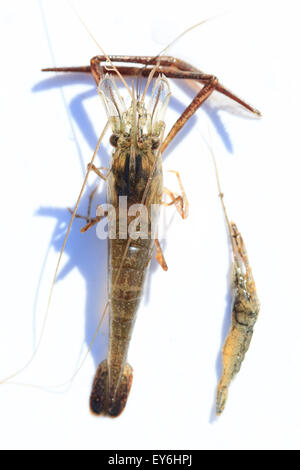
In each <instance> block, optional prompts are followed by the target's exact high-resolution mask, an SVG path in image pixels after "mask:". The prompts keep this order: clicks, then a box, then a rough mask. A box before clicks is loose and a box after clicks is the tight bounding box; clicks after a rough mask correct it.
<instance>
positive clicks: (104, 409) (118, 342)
mask: <svg viewBox="0 0 300 470" xmlns="http://www.w3.org/2000/svg"><path fill="white" fill-rule="evenodd" d="M114 62H119V63H122V62H123V63H131V64H135V65H134V66H133V65H130V66H128V65H126V66H124V65H123V66H118V67H116V66H115V65H113V63H114ZM108 63H109V64H108ZM136 64H142V66H137V65H136ZM44 71H56V72H82V73H92V75H93V77H94V79H95V81H96V84H97V87H98V92H99V94H100V95H101V97H102V99H103V101H104V105H105V108H106V112H107V115H108V121H109V124H110V127H111V131H112V135H111V137H110V144H111V145H112V147H113V154H112V161H111V166H110V169H109V170H108V173H107V174H106V175H104V174H103V172H102V171H101V169H98V168H96V167H95V166H94V165H93V164H91V165H90V166H89V171H94V172H95V173H97V175H98V176H99V177H101V178H102V179H104V180H105V181H106V183H107V203H108V204H109V205H110V207H111V208H113V211H112V212H113V214H114V220H113V222H114V224H115V226H116V227H117V228H118V230H117V233H116V237H112V238H109V240H108V259H109V266H108V279H109V282H108V303H107V311H108V312H109V319H110V322H109V325H110V330H109V347H108V356H107V360H105V361H103V362H102V363H101V364H100V365H99V367H98V369H97V372H96V376H95V379H94V383H93V387H92V393H91V398H90V407H91V410H92V412H94V413H95V414H104V415H109V416H118V415H119V414H120V413H121V412H122V411H123V409H124V407H125V405H126V402H127V398H128V394H129V391H130V387H131V383H132V368H131V366H130V365H129V364H128V363H127V353H128V348H129V343H130V339H131V335H132V331H133V327H134V323H135V318H136V314H137V310H138V306H139V303H140V300H141V298H142V291H143V285H144V281H145V277H146V274H147V269H148V266H149V262H150V260H151V258H152V255H153V251H154V249H155V250H156V259H157V260H158V262H159V263H160V265H161V266H162V268H163V269H164V270H167V265H166V262H165V260H164V256H163V253H162V251H161V248H160V244H159V241H158V238H157V222H158V217H159V207H160V205H161V204H165V205H172V204H174V205H175V207H176V208H177V210H178V212H179V213H180V215H181V216H182V218H185V217H186V216H187V213H188V202H187V198H186V195H185V192H184V190H183V186H182V183H181V179H180V176H179V174H178V173H176V176H177V178H178V181H179V185H180V188H181V195H179V196H178V195H176V194H173V193H172V192H171V191H170V190H168V189H166V188H163V178H162V159H161V155H162V153H163V152H164V150H165V149H166V147H167V146H168V145H169V144H170V142H171V141H172V139H173V138H174V137H175V135H176V134H177V133H178V132H179V131H180V129H181V128H182V127H183V126H184V124H185V123H186V122H187V121H188V119H189V118H190V117H191V116H192V115H193V114H194V113H195V112H196V110H197V109H198V108H199V107H200V106H201V104H202V103H203V102H204V101H205V100H206V99H207V98H208V97H209V96H210V95H211V94H212V93H213V92H214V91H218V92H219V93H222V94H225V95H226V96H228V97H229V98H231V99H233V100H235V101H236V102H238V103H239V104H240V105H242V106H243V107H244V108H246V109H247V110H248V111H250V112H252V113H254V114H256V115H258V116H259V115H260V113H259V111H257V110H256V109H254V108H252V106H250V105H249V104H247V103H246V102H245V101H243V100H241V99H240V98H238V97H237V96H235V95H234V94H233V93H231V92H230V91H228V90H227V89H226V88H225V87H223V86H222V85H221V84H220V83H219V81H218V80H217V78H216V77H214V76H212V75H207V74H205V73H203V72H201V71H199V70H197V69H196V68H194V67H192V66H191V65H189V64H187V63H186V62H183V61H181V60H178V59H176V58H173V57H169V56H156V57H139V56H136V57H131V56H106V55H102V56H97V57H94V58H93V59H92V60H91V64H90V66H86V67H63V68H50V69H49V68H48V69H44ZM107 72H109V74H108V73H107ZM116 75H118V76H119V78H121V79H122V80H123V83H124V84H125V86H126V88H127V90H128V92H129V94H130V98H131V103H130V105H129V107H126V106H125V104H124V101H123V98H122V97H121V96H120V94H119V91H118V88H117V86H116V83H115V76H116ZM124 76H127V77H128V76H130V77H138V78H139V79H141V78H142V77H148V81H147V84H146V87H145V89H144V91H143V94H142V93H141V89H140V88H141V86H140V85H141V80H139V81H138V82H137V86H136V89H135V87H134V86H132V89H130V88H129V87H128V85H127V83H126V82H124V79H123V77H124ZM167 78H177V79H192V80H195V81H197V82H200V84H202V85H203V86H202V88H201V89H200V91H199V92H198V93H197V95H196V96H195V98H194V99H193V100H192V102H191V103H190V105H189V106H188V107H187V108H186V109H185V111H184V112H183V113H182V115H181V116H180V117H179V119H178V120H177V122H176V123H175V124H174V125H173V127H172V128H171V130H170V132H169V133H168V135H167V137H166V138H165V139H164V138H163V136H164V129H165V122H164V114H165V111H166V109H167V106H168V102H169V98H170V89H169V84H168V81H167ZM152 79H153V80H154V79H155V84H154V86H153V91H152V95H151V98H150V100H149V102H148V103H147V104H146V91H147V88H148V86H149V84H150V82H151V80H152ZM164 192H165V193H166V194H167V196H168V197H169V198H170V202H162V199H163V193H164ZM122 197H124V198H127V199H126V201H127V208H128V214H129V215H128V216H127V215H126V222H125V223H124V220H123V219H122V217H123V216H122V211H121V206H120V200H121V198H122ZM136 204H139V205H142V206H143V207H145V209H146V211H143V210H141V211H140V218H139V224H138V227H142V226H143V227H144V226H146V227H147V228H146V230H144V232H143V234H142V235H141V236H140V237H134V236H133V235H132V233H131V232H130V226H131V224H132V223H133V222H134V218H135V216H130V209H131V208H133V206H135V205H136ZM77 207H78V204H77V206H76V209H77ZM153 208H155V210H153ZM134 214H136V211H134ZM75 216H77V215H76V210H75V211H74V213H73V219H74V217H75ZM104 216H107V217H108V220H109V221H110V222H111V221H112V215H111V211H109V210H108V211H104V210H103V208H102V207H101V206H99V207H98V209H97V214H96V217H94V218H91V217H90V216H89V215H88V216H87V217H86V220H87V224H86V226H85V227H83V229H82V231H86V230H87V229H89V228H90V227H92V226H93V225H95V224H96V223H98V222H99V221H100V220H101V219H102V218H103V217H104ZM79 217H82V216H79ZM141 232H142V231H141ZM241 247H242V245H241V244H240V243H238V242H237V246H236V249H235V257H237V256H239V257H240V258H241V259H243V260H245V256H244V252H242V251H240V250H241ZM235 259H236V258H235ZM236 276H237V280H238V282H239V281H240V277H239V276H240V274H239V273H237V274H236ZM238 285H239V284H238ZM241 324H243V322H242V320H241ZM239 325H240V323H239ZM245 349H246V346H245V347H244V350H245ZM224 380H225V379H224ZM227 384H228V380H227V379H226V381H225V382H224V386H222V387H223V388H222V390H224V387H225V388H226V387H227ZM223 396H224V393H223Z"/></svg>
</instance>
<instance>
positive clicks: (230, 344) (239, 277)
mask: <svg viewBox="0 0 300 470" xmlns="http://www.w3.org/2000/svg"><path fill="white" fill-rule="evenodd" d="M212 157H213V161H214V166H215V171H216V177H217V184H218V189H219V196H220V199H221V202H222V207H223V211H224V215H225V219H226V223H227V227H228V231H229V237H230V240H231V246H232V267H231V275H232V279H231V295H232V323H231V327H230V331H229V333H228V336H227V339H226V341H225V344H224V346H223V353H222V357H223V373H222V377H221V379H220V382H219V385H218V390H217V400H216V413H217V415H221V414H222V412H223V411H224V408H225V404H226V401H227V396H228V387H229V385H230V383H231V381H232V380H233V378H234V377H235V375H236V374H237V373H238V372H239V371H240V368H241V365H242V362H243V361H244V359H245V355H246V352H247V351H248V349H249V346H250V342H251V339H252V336H253V329H254V325H255V323H256V320H257V318H258V314H259V309H260V304H259V300H258V297H257V292H256V286H255V282H254V279H253V275H252V270H251V267H250V264H249V260H248V255H247V251H246V247H245V244H244V241H243V239H242V236H241V234H240V232H239V231H238V229H237V226H236V224H235V223H234V222H229V219H228V216H227V212H226V208H225V204H224V200H223V198H224V195H223V193H222V192H221V186H220V181H219V175H218V170H217V166H216V160H215V157H214V154H213V152H212Z"/></svg>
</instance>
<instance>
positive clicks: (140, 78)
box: [137, 13, 225, 101]
mask: <svg viewBox="0 0 300 470" xmlns="http://www.w3.org/2000/svg"><path fill="white" fill-rule="evenodd" d="M224 15H225V13H223V15H221V14H220V15H215V16H211V17H209V18H206V19H205V20H202V21H199V22H198V23H196V24H194V25H193V26H190V27H189V28H187V29H185V30H184V31H183V32H182V33H180V34H179V35H178V36H176V37H175V39H173V40H172V41H171V42H170V43H169V44H168V45H167V46H165V47H164V48H163V49H162V50H161V51H160V52H159V53H158V54H157V55H156V56H155V57H153V58H152V59H150V60H149V61H148V63H147V64H145V65H144V67H141V69H140V70H139V74H138V76H137V90H139V92H138V97H139V95H140V89H141V87H142V85H141V82H142V72H143V70H145V69H146V68H147V67H148V65H151V64H153V63H155V64H156V65H157V67H159V64H157V60H158V59H159V58H160V56H162V55H163V54H164V53H165V52H167V50H168V49H170V47H172V46H173V45H174V44H175V43H176V42H177V41H179V39H181V38H182V37H183V36H185V35H186V34H187V33H189V32H190V31H192V30H193V29H195V28H197V27H198V26H201V25H202V24H204V23H207V22H208V21H212V20H214V19H216V18H219V17H220V16H224ZM152 72H153V73H152ZM155 72H156V70H154V71H153V70H152V71H151V72H150V75H149V77H148V80H147V83H146V86H145V90H144V93H143V97H142V101H143V100H144V97H145V94H146V92H147V89H148V87H149V85H150V82H151V79H152V78H153V75H154V74H155ZM150 76H151V79H150Z"/></svg>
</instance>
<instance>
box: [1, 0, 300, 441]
mask: <svg viewBox="0 0 300 470" xmlns="http://www.w3.org/2000/svg"><path fill="white" fill-rule="evenodd" d="M208 3H209V6H207V2H204V1H198V2H194V1H190V0H185V1H184V2H178V4H175V3H174V2H173V1H171V0H167V1H166V0H165V1H164V2H162V1H156V0H154V1H152V2H140V1H131V2H130V1H129V2H123V1H120V0H115V1H114V2H106V3H105V5H104V2H100V1H98V0H97V1H86V0H85V1H84V2H83V1H81V2H80V1H78V2H77V3H75V4H76V5H77V8H78V10H79V13H80V15H81V16H82V18H83V19H84V21H85V23H86V24H87V25H88V28H89V29H90V30H91V31H92V32H93V34H94V35H95V36H96V38H97V40H98V41H99V43H100V44H101V45H102V47H103V48H104V49H105V51H106V52H107V53H108V54H117V53H119V54H157V53H158V52H159V51H160V50H161V49H162V47H163V46H164V45H166V44H167V43H168V42H169V41H171V40H172V39H173V38H174V37H175V36H176V35H178V34H180V33H181V32H182V31H183V30H184V29H185V28H187V27H189V26H191V25H192V24H194V23H196V22H198V21H201V20H202V19H205V18H208V17H211V16H214V15H216V14H217V15H220V14H221V16H220V17H219V18H217V19H215V20H213V21H211V22H208V23H207V24H205V25H203V26H201V27H199V28H197V29H196V30H194V31H193V32H191V33H189V34H188V35H186V36H185V37H184V38H182V39H181V40H180V41H179V42H178V43H177V44H176V46H174V47H173V48H172V50H171V51H170V53H172V54H176V55H178V56H180V57H182V58H184V59H186V60H188V61H190V62H191V63H193V64H194V65H196V66H198V67H199V68H201V69H202V70H204V71H206V72H208V73H209V72H210V73H213V74H215V75H217V76H218V77H219V79H220V81H221V82H222V83H224V84H225V85H227V86H228V87H229V88H230V89H232V90H233V91H235V92H236V93H237V94H238V95H241V96H243V97H244V98H245V99H246V100H248V101H249V102H250V103H252V104H253V105H254V106H255V107H257V108H258V109H260V110H261V111H262V113H263V119H261V120H253V119H245V118H243V117H241V115H235V114H233V113H230V112H228V107H229V105H230V106H231V103H230V102H229V101H228V100H227V101H226V103H225V101H222V108H223V109H222V110H218V109H219V108H218V107H217V106H218V102H217V101H216V100H210V104H209V103H208V104H207V105H206V106H203V108H202V109H201V110H199V112H198V113H197V116H196V117H194V118H193V119H192V120H191V121H190V123H189V124H188V125H187V126H186V128H185V130H184V131H183V132H182V134H181V136H178V137H177V138H176V140H175V141H174V144H173V145H171V148H170V149H169V150H168V152H167V154H166V157H165V159H164V168H165V170H166V171H167V170H168V169H175V170H178V171H180V173H181V176H182V180H183V182H184V185H185V188H186V192H187V194H188V198H189V201H190V216H189V218H188V219H187V220H186V221H182V220H181V219H180V217H179V216H178V214H175V213H174V210H173V209H169V214H167V215H166V217H169V218H170V214H171V216H172V217H171V218H173V221H172V224H171V226H170V228H169V230H168V233H167V240H166V241H165V242H164V243H163V246H164V250H165V256H166V260H167V262H168V265H169V271H168V272H167V273H165V272H163V271H162V270H161V269H160V268H159V267H157V266H156V264H155V263H153V264H152V266H151V274H150V278H149V282H148V286H147V289H146V294H145V302H144V303H143V304H142V305H141V307H140V311H139V315H138V320H137V324H136V328H135V331H134V336H133V339H132V344H131V348H130V355H129V362H130V363H131V364H132V366H133V367H134V381H133V387H132V390H131V393H130V397H129V400H128V404H127V406H126V409H125V411H124V413H123V414H122V416H121V417H119V418H117V419H115V420H112V419H109V418H95V417H93V416H91V415H90V413H89V407H88V401H89V393H90V388H91V381H92V378H93V375H94V371H95V368H96V366H97V364H98V363H99V362H100V361H101V360H102V359H103V358H104V356H105V348H106V342H107V329H106V326H107V325H104V328H103V330H102V331H101V334H100V335H99V337H98V339H97V341H96V344H95V345H94V347H93V350H92V354H90V355H89V357H88V359H87V360H86V362H85V363H84V366H83V368H82V369H81V371H80V373H79V374H78V376H77V377H76V379H75V381H74V382H73V384H72V386H71V387H70V388H68V389H67V391H65V390H63V393H54V392H53V390H51V389H49V388H48V391H45V390H42V389H38V388H33V387H31V386H23V385H1V386H0V416H1V421H0V446H1V448H2V449H153V448H156V449H265V448H270V449H277V448H284V449H289V448H298V449H299V432H300V405H299V396H298V395H299V388H300V367H299V362H300V311H299V237H300V233H299V209H298V207H299V206H298V201H299V190H298V188H299V96H300V93H299V22H298V19H299V12H298V8H297V7H298V2H297V1H291V0H290V1H288V0H287V1H285V2H281V1H267V0H265V1H261V0H260V1H259V2H258V1H254V0H251V1H250V0H249V1H244V2H234V1H226V2H224V1H217V0H216V1H210V2H208ZM224 13H225V14H224ZM0 18H1V19H0V22H1V23H0V34H1V44H2V48H1V65H2V71H1V87H0V93H1V100H0V103H1V108H0V120H1V123H0V124H1V127H0V128H1V139H0V149H1V173H0V175H1V176H0V178H1V184H0V191H1V223H2V230H1V232H0V237H1V245H0V246H1V274H0V275H1V296H0V302H1V306H0V378H4V377H6V376H7V375H9V374H10V373H12V372H14V371H15V370H17V369H18V368H20V367H22V366H23V365H24V364H25V363H26V361H27V360H28V359H29V358H30V356H31V354H32V351H33V348H34V344H36V342H37V340H38V338H39V332H40V330H41V324H42V319H43V315H44V313H45V309H46V304H47V298H48V294H49V289H50V285H51V279H52V277H53V273H54V268H55V263H56V260H57V256H58V250H59V249H60V247H61V244H62V237H63V234H64V233H65V228H66V223H67V222H68V220H69V214H68V212H67V211H66V207H67V206H73V205H74V203H75V201H76V197H77V195H78V193H79V189H80V185H81V183H82V181H83V176H84V168H85V165H86V164H87V162H88V161H89V160H90V158H91V156H92V152H93V148H94V147H95V145H96V142H97V136H98V135H99V134H100V132H101V130H102V128H103V125H104V123H105V116H104V111H103V108H102V105H101V102H100V99H99V97H98V96H97V94H96V91H95V86H94V83H93V80H92V78H90V77H89V76H79V75H76V76H73V77H71V76H65V75H64V76H55V75H51V74H42V73H41V72H40V68H41V67H46V66H51V65H55V64H56V65H81V64H82V65H87V64H88V63H89V59H90V58H91V57H92V56H93V55H95V54H97V53H98V49H97V47H96V45H95V44H94V43H93V41H92V40H91V39H90V37H89V36H88V34H87V32H86V31H85V30H84V28H83V27H82V25H81V24H80V22H79V21H78V19H77V18H76V16H75V15H74V12H73V11H72V10H71V8H70V6H69V4H68V3H65V2H62V1H59V2H58V1H53V0H52V1H51V2H50V1H47V0H45V1H41V2H38V1H33V0H27V1H26V2H24V1H16V0H14V1H13V0H9V1H5V0H2V1H1V15H0ZM171 87H172V93H173V98H172V100H171V103H170V108H169V110H168V113H167V127H168V128H169V127H170V126H171V124H172V123H173V122H174V121H175V119H176V117H178V115H179V113H180V112H181V111H182V110H183V109H184V107H185V106H186V105H187V104H188V103H189V100H190V99H191V96H192V92H191V90H190V89H188V87H187V86H180V85H178V84H175V83H174V82H172V83H171ZM224 103H225V105H226V106H225V109H224ZM226 109H227V110H226ZM235 110H237V108H236V107H235ZM208 129H210V131H208ZM209 134H210V135H211V137H209ZM202 136H206V138H208V139H211V141H212V143H213V146H214V150H215V154H216V158H217V160H218V165H219V171H220V177H221V182H222V186H223V192H224V194H225V202H226V204H227V209H228V212H229V216H230V218H232V219H234V220H235V222H236V223H237V224H238V227H239V229H240V231H241V233H242V235H243V237H244V240H245V242H246V246H247V249H248V254H249V257H250V262H251V264H252V268H253V272H254V276H255V280H256V284H257V289H258V293H259V297H260V301H261V314H260V317H259V320H258V322H257V325H256V328H255V334H254V337H253V341H252V343H251V347H250V350H249V352H248V354H247V356H246V359H245V362H244V363H243V366H242V369H241V372H240V373H239V374H238V376H237V378H236V379H235V381H234V383H233V384H232V386H231V388H230V393H229V398H228V403H227V407H226V410H225V412H224V415H223V416H222V417H221V418H220V419H218V420H215V419H214V401H215V393H216V386H217V381H218V378H219V377H220V371H221V362H220V361H221V358H220V352H221V347H222V343H223V341H224V338H225V336H226V332H227V331H228V328H229V321H230V302H229V298H228V288H229V274H228V272H229V259H230V258H229V246H228V240H227V233H226V227H225V224H224V218H223V214H222V210H221V207H220V202H219V199H218V197H217V188H216V181H215V175H214V170H213V165H212V160H211V156H210V153H209V152H208V151H207V148H206V147H205V144H204V143H203V139H202ZM108 151H109V146H108V145H107V144H105V146H104V151H103V152H102V153H100V155H101V159H102V160H101V164H102V165H103V164H104V165H105V164H107V160H108ZM166 183H167V185H168V187H170V188H171V189H173V190H174V189H175V190H176V181H175V179H174V177H173V176H170V175H168V176H167V181H166ZM93 184H94V180H93V177H92V178H91V180H90V183H89V186H88V188H87V193H86V194H88V193H89V192H90V190H91V188H93V187H94V186H93ZM96 199H97V201H98V202H104V199H105V192H104V188H103V187H101V189H100V191H99V194H98V196H97V198H96ZM86 202H87V196H86V195H85V197H84V198H83V201H82V204H81V207H80V209H81V210H80V212H84V211H85V210H86ZM95 202H96V201H95ZM80 226H81V224H80V222H76V223H75V224H74V226H73V230H72V233H71V236H70V239H69V243H68V245H67V248H66V253H65V255H64V257H63V263H62V272H61V274H60V276H59V279H60V280H59V282H58V284H57V286H56V288H55V293H54V297H53V302H52V305H51V311H50V316H49V322H48V323H47V327H46V334H45V337H44V339H43V342H42V346H41V348H40V350H39V352H38V355H37V357H36V359H35V360H34V362H33V363H32V364H31V366H30V367H28V368H27V369H26V371H25V372H24V373H23V374H22V375H20V376H18V377H16V378H15V381H17V382H22V383H25V384H35V385H41V386H46V387H48V386H50V385H52V384H53V385H55V384H60V383H62V382H65V381H66V380H67V379H68V378H69V377H70V376H71V375H72V373H73V372H74V371H75V370H76V368H77V367H78V364H79V363H80V359H82V358H83V357H84V353H85V352H86V350H87V345H88V343H89V342H90V340H91V338H92V336H93V333H94V331H95V328H96V325H97V319H98V318H99V315H100V312H101V309H103V305H104V303H105V292H106V243H105V242H100V241H99V240H98V239H97V238H96V236H95V232H94V231H91V232H90V233H87V234H86V235H81V234H80V232H79V228H80Z"/></svg>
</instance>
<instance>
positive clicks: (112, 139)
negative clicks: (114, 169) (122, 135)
mask: <svg viewBox="0 0 300 470" xmlns="http://www.w3.org/2000/svg"><path fill="white" fill-rule="evenodd" d="M118 140H119V136H118V135H117V134H112V135H111V136H110V139H109V143H110V145H112V146H113V147H116V146H117V145H118Z"/></svg>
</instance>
